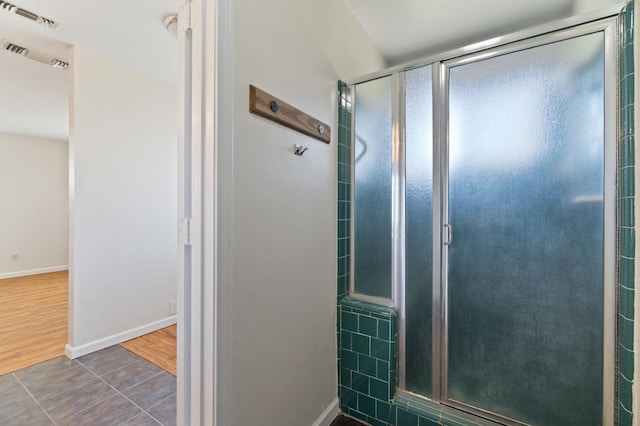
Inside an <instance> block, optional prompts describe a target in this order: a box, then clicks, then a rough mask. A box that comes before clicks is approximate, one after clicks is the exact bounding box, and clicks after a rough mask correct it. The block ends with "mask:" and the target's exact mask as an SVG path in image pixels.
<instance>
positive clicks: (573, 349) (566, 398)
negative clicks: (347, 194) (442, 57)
mask: <svg viewBox="0 0 640 426" xmlns="http://www.w3.org/2000/svg"><path fill="white" fill-rule="evenodd" d="M603 108H604V36H603V34H602V33H594V34H590V35H586V36H581V37H576V38H573V39H569V40H565V41H561V42H557V43H553V44H548V45H544V46H540V47H535V48H531V49H527V50H523V51H519V52H516V53H511V54H507V55H503V56H498V57H494V58H491V59H487V60H482V61H478V62H473V63H469V64H466V65H461V66H457V67H453V68H451V70H450V111H449V114H450V140H449V206H448V212H449V223H450V224H451V225H452V227H453V243H452V244H451V245H450V246H449V266H448V267H449V270H448V287H449V294H448V297H449V307H448V323H449V328H448V354H449V357H448V397H449V398H451V399H453V400H456V401H460V402H463V403H465V404H468V405H472V406H476V407H480V408H482V409H484V410H488V411H491V412H494V413H497V414H500V415H503V416H506V417H510V418H514V419H518V420H520V421H523V422H526V423H532V424H539V425H580V426H585V425H598V424H601V423H602V350H603V347H602V342H603V286H604V283H603V274H604V273H603V269H604V265H603V259H604V252H603V227H604V224H603V211H604V207H603V167H604V166H603V164H604V159H603V155H604V154H603V152H604V109H603Z"/></svg>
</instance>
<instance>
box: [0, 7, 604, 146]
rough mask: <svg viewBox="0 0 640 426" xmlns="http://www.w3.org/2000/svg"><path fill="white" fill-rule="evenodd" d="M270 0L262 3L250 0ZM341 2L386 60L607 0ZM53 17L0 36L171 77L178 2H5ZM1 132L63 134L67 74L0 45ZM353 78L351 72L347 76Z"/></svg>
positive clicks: (7, 25)
mask: <svg viewBox="0 0 640 426" xmlns="http://www.w3.org/2000/svg"><path fill="white" fill-rule="evenodd" d="M256 1H267V0H256ZM308 1H346V2H347V4H348V5H349V6H350V8H351V10H352V11H353V13H354V14H355V15H356V17H357V18H358V20H359V21H360V23H361V24H362V26H363V27H364V29H365V30H366V31H367V33H368V34H369V35H370V37H371V39H372V41H373V43H374V44H375V45H376V47H377V48H378V49H379V50H380V52H381V53H382V55H383V56H384V57H385V58H386V59H387V61H389V63H398V62H401V61H403V60H406V59H408V58H413V57H416V56H420V55H423V54H426V53H432V52H435V51H440V50H444V49H448V48H452V47H457V46H461V45H464V44H466V43H469V42H472V41H479V40H482V39H485V38H488V37H493V36H497V35H501V34H505V33H508V32H511V31H514V30H517V29H521V28H524V27H527V26H531V25H535V24H539V23H541V22H544V21H547V20H551V19H557V18H560V17H565V16H569V15H572V14H577V13H582V12H585V11H589V10H593V9H597V8H603V7H606V6H610V5H611V4H613V3H615V2H614V1H612V0H520V1H513V0H483V1H481V2H480V1H476V0H308ZM2 3H4V2H3V1H0V5H1V4H2ZM10 3H12V4H14V5H16V6H18V7H20V8H24V9H27V10H30V11H32V12H35V13H37V14H39V15H42V16H44V17H46V18H49V19H53V20H55V21H57V22H58V23H59V26H58V27H57V28H56V29H49V28H46V27H44V26H41V25H39V24H37V23H35V22H33V21H31V20H28V19H25V18H23V17H21V16H19V15H16V14H14V13H9V12H8V11H6V10H3V9H1V8H0V41H2V40H5V39H7V40H10V41H13V42H15V43H17V44H20V45H24V46H25V47H28V48H31V49H35V50H38V51H41V52H43V53H47V54H50V55H52V56H55V57H57V58H59V59H62V60H68V58H69V48H70V47H71V46H74V45H76V46H80V47H82V48H85V49H88V50H90V51H92V52H94V53H96V54H99V55H102V56H104V57H107V58H109V59H111V60H113V61H115V62H118V63H122V64H124V65H127V66H129V67H131V68H134V69H137V70H140V71H141V72H144V73H146V74H148V75H150V76H152V77H154V78H157V79H160V80H163V81H167V82H175V81H176V70H177V51H176V49H177V43H176V41H175V39H173V38H172V37H171V36H170V35H169V34H168V33H167V32H166V31H165V29H164V27H163V24H162V21H163V18H164V17H165V16H167V15H169V14H171V13H175V11H176V10H177V7H178V6H177V0H133V1H131V0H109V1H97V0H82V1H80V0H77V1H73V0H60V1H51V0H11V1H10ZM0 77H1V78H0V132H8V133H17V134H25V135H32V136H42V137H48V138H53V139H60V140H66V139H68V90H69V85H68V78H69V75H68V71H63V70H59V69H54V68H51V67H48V66H46V65H43V64H40V63H37V62H33V61H30V60H27V59H25V58H22V57H19V56H18V55H15V54H14V53H11V52H7V51H4V50H3V51H0ZM347 77H352V76H347Z"/></svg>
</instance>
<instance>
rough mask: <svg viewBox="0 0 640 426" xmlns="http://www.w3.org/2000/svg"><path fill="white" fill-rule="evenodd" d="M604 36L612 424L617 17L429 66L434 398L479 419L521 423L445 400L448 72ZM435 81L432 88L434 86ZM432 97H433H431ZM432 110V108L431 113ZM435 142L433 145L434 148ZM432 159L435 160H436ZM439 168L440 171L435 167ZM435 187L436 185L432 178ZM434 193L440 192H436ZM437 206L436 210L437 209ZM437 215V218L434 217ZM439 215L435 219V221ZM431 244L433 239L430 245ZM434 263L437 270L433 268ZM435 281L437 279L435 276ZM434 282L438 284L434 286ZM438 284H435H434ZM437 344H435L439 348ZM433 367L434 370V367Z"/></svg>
mask: <svg viewBox="0 0 640 426" xmlns="http://www.w3.org/2000/svg"><path fill="white" fill-rule="evenodd" d="M599 32H601V33H603V34H604V55H605V60H604V62H605V70H604V72H605V77H604V79H605V82H604V84H605V90H604V98H605V99H604V102H605V105H604V111H605V119H604V120H605V123H604V134H605V141H604V143H605V146H604V206H605V207H604V229H603V232H604V257H605V259H604V277H603V278H604V300H603V305H604V306H603V308H604V317H603V328H604V330H603V346H602V347H603V402H602V403H603V424H604V425H613V422H614V411H615V410H614V408H615V402H614V390H615V389H614V386H615V342H616V335H615V330H616V328H615V320H616V292H615V254H616V232H615V221H616V198H615V197H616V138H617V134H616V129H617V113H616V111H617V110H616V93H617V90H616V89H617V88H616V84H617V83H616V75H617V55H616V46H617V45H616V40H617V39H616V34H617V19H616V18H608V19H604V20H600V21H596V22H590V23H586V24H582V25H579V26H574V27H571V28H568V29H562V30H558V31H555V32H552V33H548V34H543V35H538V36H533V37H530V38H527V39H524V40H521V41H518V42H512V43H509V44H506V45H502V46H499V47H495V48H493V49H490V50H486V51H481V52H477V53H473V54H469V55H465V56H462V57H458V58H454V59H450V60H447V61H443V62H440V63H439V64H437V66H434V70H435V69H438V72H437V81H436V76H435V74H436V73H434V103H440V105H441V106H442V107H441V108H442V110H441V111H440V113H439V114H437V116H435V117H434V151H435V150H438V151H439V152H438V154H439V155H440V157H435V152H434V163H436V167H434V200H435V199H436V198H440V199H441V200H442V201H441V203H440V204H439V206H437V205H436V203H435V201H434V239H435V236H436V235H438V236H439V244H438V245H439V247H438V251H439V253H437V252H435V251H434V263H433V264H434V293H433V297H434V299H433V312H434V313H433V324H434V327H433V332H434V336H435V333H436V332H438V333H439V335H440V337H441V338H440V340H439V341H436V340H435V339H434V349H433V356H434V374H433V376H434V380H433V389H434V396H433V400H434V401H436V402H440V403H442V404H445V405H448V406H450V407H452V408H456V409H460V410H463V411H466V412H470V413H472V414H476V415H478V416H480V417H485V418H488V419H490V420H494V421H497V422H500V423H504V424H509V425H511V424H513V425H520V424H523V423H520V422H518V421H517V420H513V419H508V418H505V417H503V416H500V415H498V414H495V413H492V412H489V411H485V410H482V409H479V408H477V407H473V406H471V405H468V404H465V403H462V402H460V401H455V400H452V399H449V398H448V356H449V353H448V343H449V342H448V325H449V324H448V318H449V315H448V307H449V300H448V290H449V283H448V267H449V259H448V244H447V242H446V241H445V237H444V235H445V234H446V233H447V232H448V229H447V227H448V226H449V211H448V206H449V195H448V194H449V143H450V140H449V83H450V70H451V69H452V68H454V67H457V66H461V65H466V64H470V63H473V62H477V61H482V60H486V59H490V58H495V57H497V56H503V55H507V54H510V53H514V52H518V51H522V50H526V49H531V48H535V47H540V46H544V45H547V44H550V43H555V42H559V41H564V40H568V39H571V38H575V37H579V36H585V35H588V34H593V33H599ZM436 85H437V87H435V86H436ZM436 96H437V98H436ZM435 110H436V108H434V111H435ZM436 136H437V138H436ZM436 146H437V148H436ZM435 158H438V159H439V160H440V161H439V162H436V160H435ZM438 169H439V170H438ZM436 179H437V180H439V183H440V185H439V186H436V184H435V180H436ZM436 192H439V194H437V195H436V194H435V193H436ZM436 210H438V211H437V212H436ZM436 214H437V216H436ZM436 217H438V219H439V221H436ZM435 247H436V242H435V241H434V248H435ZM436 265H438V267H439V271H436V270H435V269H436ZM436 279H437V280H436ZM438 282H439V283H440V285H438ZM436 287H438V288H436ZM438 346H439V347H438ZM436 369H438V370H439V371H437V370H436Z"/></svg>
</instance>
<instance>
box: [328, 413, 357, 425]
mask: <svg viewBox="0 0 640 426" xmlns="http://www.w3.org/2000/svg"><path fill="white" fill-rule="evenodd" d="M331 426H364V423H360V422H359V421H357V420H355V419H352V418H351V417H347V416H342V415H340V416H338V417H336V418H335V420H334V421H332V422H331Z"/></svg>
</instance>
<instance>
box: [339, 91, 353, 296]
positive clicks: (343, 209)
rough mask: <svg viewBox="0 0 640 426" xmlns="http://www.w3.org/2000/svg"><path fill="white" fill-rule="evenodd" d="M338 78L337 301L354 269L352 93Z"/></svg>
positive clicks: (346, 287)
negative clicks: (352, 267)
mask: <svg viewBox="0 0 640 426" xmlns="http://www.w3.org/2000/svg"><path fill="white" fill-rule="evenodd" d="M348 92H349V88H348V87H347V85H346V84H345V83H343V82H341V81H339V82H338V94H339V96H338V168H337V174H338V240H337V241H338V301H340V299H341V298H343V297H344V296H346V295H347V294H348V293H349V282H350V272H351V252H350V251H351V244H350V238H349V237H350V236H351V97H350V96H349V93H348Z"/></svg>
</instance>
